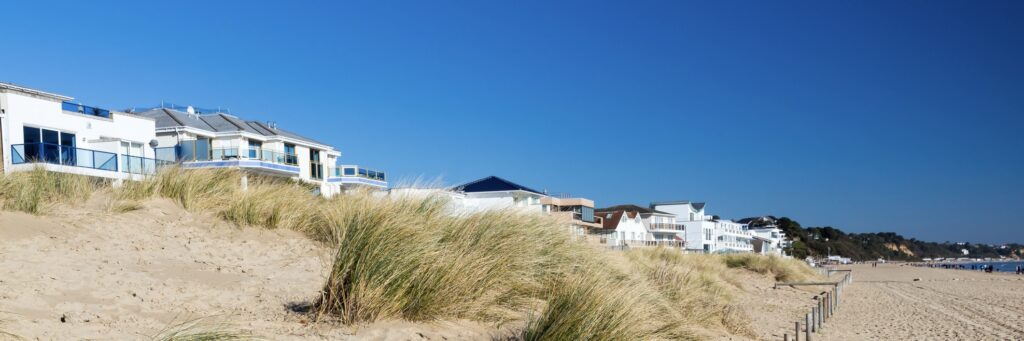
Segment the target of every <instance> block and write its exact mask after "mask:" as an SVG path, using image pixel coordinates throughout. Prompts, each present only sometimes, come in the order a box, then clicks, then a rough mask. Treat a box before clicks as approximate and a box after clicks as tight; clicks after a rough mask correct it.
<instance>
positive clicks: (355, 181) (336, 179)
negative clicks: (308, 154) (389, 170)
mask: <svg viewBox="0 0 1024 341" xmlns="http://www.w3.org/2000/svg"><path fill="white" fill-rule="evenodd" d="M327 182H330V183H340V184H343V185H345V184H352V185H368V186H374V187H381V188H386V187H387V186H388V183H387V175H386V174H384V172H382V171H377V170H372V169H367V168H363V167H359V166H349V165H342V166H338V167H333V168H331V169H330V170H329V172H328V178H327Z"/></svg>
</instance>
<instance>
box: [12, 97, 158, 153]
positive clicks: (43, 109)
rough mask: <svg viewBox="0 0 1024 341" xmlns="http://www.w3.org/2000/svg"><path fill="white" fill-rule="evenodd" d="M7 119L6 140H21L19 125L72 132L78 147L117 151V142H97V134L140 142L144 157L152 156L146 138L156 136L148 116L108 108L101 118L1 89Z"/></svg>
mask: <svg viewBox="0 0 1024 341" xmlns="http://www.w3.org/2000/svg"><path fill="white" fill-rule="evenodd" d="M2 96H4V97H5V102H6V104H7V108H6V109H7V120H6V122H5V123H6V125H5V127H4V128H5V129H6V130H7V133H8V134H7V135H5V138H6V139H7V140H8V141H9V142H8V143H10V144H20V143H23V142H24V136H23V131H22V127H24V126H30V127H36V128H43V129H50V130H58V131H61V132H67V133H73V134H75V137H76V139H77V141H75V144H76V146H77V147H78V148H85V149H93V150H100V151H104V152H110V153H118V149H117V147H118V146H119V144H110V143H101V142H98V141H96V140H99V139H100V138H112V139H119V140H124V141H131V142H136V143H141V144H143V145H145V146H146V148H143V149H144V150H145V155H146V157H150V158H152V157H153V149H152V148H149V147H148V146H149V141H151V140H153V139H156V123H155V122H154V121H153V120H151V119H148V118H144V117H140V116H135V115H130V114H122V113H115V112H111V118H103V117H97V116H91V115H83V114H78V113H70V112H66V111H63V110H62V109H61V102H60V101H58V100H54V99H47V98H39V97H34V96H30V95H22V94H19V93H5V94H2Z"/></svg>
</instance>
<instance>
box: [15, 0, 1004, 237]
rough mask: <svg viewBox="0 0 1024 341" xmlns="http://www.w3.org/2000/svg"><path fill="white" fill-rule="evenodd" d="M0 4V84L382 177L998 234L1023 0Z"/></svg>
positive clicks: (879, 227)
mask: <svg viewBox="0 0 1024 341" xmlns="http://www.w3.org/2000/svg"><path fill="white" fill-rule="evenodd" d="M240 4H242V3H241V2H239V3H234V2H226V1H210V2H199V1H192V2H190V1H175V2H163V3H159V4H152V3H148V2H136V3H115V2H107V1H90V2H67V3H55V2H43V1H39V2H12V3H6V4H5V5H4V11H3V13H2V14H0V18H2V21H3V25H4V33H5V34H4V39H3V40H2V43H0V80H2V81H7V82H14V83H18V84H21V85H25V86H30V87H35V88H39V89H43V90H48V91H52V92H57V93H61V94H65V95H69V96H73V97H76V98H77V99H78V100H80V101H82V102H83V103H85V104H91V105H96V106H100V107H107V108H127V107H133V106H137V107H144V106H152V105H156V104H159V103H160V101H169V102H174V103H182V104H192V105H196V106H200V107H218V106H220V107H228V108H230V109H231V111H232V112H233V113H234V114H236V115H239V116H243V117H247V118H252V119H258V120H273V121H277V122H279V124H280V125H281V126H282V127H284V128H288V129H290V130H294V131H298V132H301V133H303V134H306V135H309V136H311V137H315V138H318V139H320V140H324V141H327V142H330V143H333V144H334V145H336V146H337V147H339V148H340V149H341V150H342V152H343V153H344V156H343V161H344V162H345V163H356V164H360V165H366V166H370V167H379V168H382V169H385V170H388V171H389V172H390V176H391V178H392V180H399V179H414V178H417V177H423V178H427V179H434V178H437V177H441V178H443V179H444V180H445V181H446V182H447V183H455V182H461V181H468V180H473V179H476V178H480V177H483V176H487V175H492V174H493V175H499V176H503V177H506V178H508V179H510V180H513V181H516V182H519V183H522V184H524V185H527V186H530V187H534V188H543V189H548V190H550V191H554V192H569V193H572V194H575V195H579V196H585V197H589V198H593V199H595V200H596V201H597V202H598V205H599V206H605V205H612V204H620V203H637V204H646V203H648V202H650V201H657V200H670V199H689V200H699V201H706V202H708V210H709V212H710V213H713V214H718V215H720V216H723V217H726V218H741V217H745V216H754V215H766V214H774V215H780V216H789V217H792V218H794V219H796V220H798V221H800V222H801V223H803V224H804V225H805V226H811V225H831V226H835V227H838V228H842V229H844V230H847V231H854V232H869V231H895V232H898V233H901V234H904V235H907V236H911V237H916V238H919V239H925V240H934V241H945V240H950V241H955V240H967V241H973V242H1001V241H1014V240H1015V241H1018V242H1020V241H1024V239H1022V235H1021V234H1020V233H1019V232H1017V231H1018V228H1017V226H1016V225H1017V221H1019V219H1018V214H1017V213H1018V212H1019V211H1020V210H1022V208H1024V180H1022V179H1021V175H1022V174H1024V137H1022V136H1024V135H1022V134H1021V129H1022V127H1024V124H1022V123H1024V118H1022V116H1024V66H1022V62H1024V21H1022V20H1020V18H1021V17H1024V2H1019V1H901V2H893V1H835V2H825V1H807V2H760V1H758V2H753V1H751V2H738V1H714V2H704V3H697V2H683V1H660V2H647V1H629V2H619V3H611V2H609V3H600V2H596V1H567V2H559V3H557V4H556V3H553V2H551V1H514V2H513V1H509V2H487V1H455V2H447V1H429V2H427V1H417V2H385V1H362V2H346V3H340V2H285V1H274V2H265V3H261V2H255V1H254V2H245V3H244V4H245V5H244V6H243V5H240Z"/></svg>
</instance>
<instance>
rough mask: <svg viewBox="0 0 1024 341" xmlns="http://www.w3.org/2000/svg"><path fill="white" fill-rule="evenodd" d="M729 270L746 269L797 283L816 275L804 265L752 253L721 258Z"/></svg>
mask: <svg viewBox="0 0 1024 341" xmlns="http://www.w3.org/2000/svg"><path fill="white" fill-rule="evenodd" d="M722 257H723V258H724V261H725V265H726V266H728V267H730V268H742V269H747V270H750V271H753V272H756V273H759V274H770V275H772V276H774V277H775V280H776V281H783V282H785V281H798V280H804V279H808V278H814V277H815V276H816V273H815V272H814V270H812V269H811V268H810V267H808V266H807V264H806V263H804V262H801V261H799V260H796V259H786V258H782V257H779V256H775V255H772V256H764V255H758V254H752V253H740V254H730V255H724V256H722Z"/></svg>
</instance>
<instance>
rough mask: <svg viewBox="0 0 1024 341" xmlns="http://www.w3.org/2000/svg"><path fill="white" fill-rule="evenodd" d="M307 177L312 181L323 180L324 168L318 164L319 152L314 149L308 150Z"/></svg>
mask: <svg viewBox="0 0 1024 341" xmlns="http://www.w3.org/2000/svg"><path fill="white" fill-rule="evenodd" d="M309 177H310V178H313V179H323V178H324V168H323V166H322V165H321V164H320V151H319V150H316V149H310V150H309Z"/></svg>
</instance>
